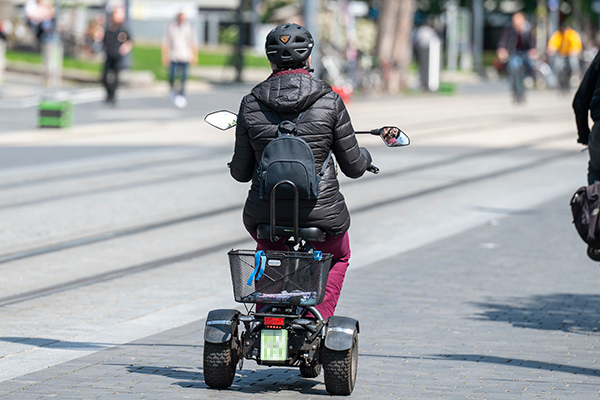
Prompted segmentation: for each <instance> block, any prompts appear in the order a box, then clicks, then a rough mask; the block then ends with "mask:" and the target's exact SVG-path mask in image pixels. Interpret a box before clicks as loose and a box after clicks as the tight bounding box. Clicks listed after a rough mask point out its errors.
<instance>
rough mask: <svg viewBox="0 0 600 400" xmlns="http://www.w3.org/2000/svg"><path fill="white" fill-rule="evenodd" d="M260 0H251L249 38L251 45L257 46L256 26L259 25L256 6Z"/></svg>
mask: <svg viewBox="0 0 600 400" xmlns="http://www.w3.org/2000/svg"><path fill="white" fill-rule="evenodd" d="M260 3H261V0H252V13H251V18H252V29H251V30H250V31H251V32H252V37H251V38H250V44H251V45H252V47H255V48H256V47H258V45H259V44H260V43H258V26H259V25H260V18H259V15H258V7H259V6H260Z"/></svg>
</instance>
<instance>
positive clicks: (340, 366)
mask: <svg viewBox="0 0 600 400" xmlns="http://www.w3.org/2000/svg"><path fill="white" fill-rule="evenodd" d="M357 369H358V335H357V334H356V332H354V337H353V338H352V347H350V349H348V350H344V351H335V350H330V349H328V348H326V347H325V348H323V371H324V374H325V390H327V392H328V393H329V394H333V395H342V396H348V395H350V394H351V393H352V391H353V390H354V385H355V383H356V371H357Z"/></svg>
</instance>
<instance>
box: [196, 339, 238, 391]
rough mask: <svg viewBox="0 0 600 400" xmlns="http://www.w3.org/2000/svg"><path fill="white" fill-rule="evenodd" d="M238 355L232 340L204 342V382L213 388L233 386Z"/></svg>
mask: <svg viewBox="0 0 600 400" xmlns="http://www.w3.org/2000/svg"><path fill="white" fill-rule="evenodd" d="M236 358H237V357H236V355H235V353H234V351H233V349H232V348H231V341H229V342H225V343H210V342H206V341H205V342H204V382H205V383H206V384H207V385H208V386H209V387H211V388H213V389H225V388H228V387H229V386H231V384H232V383H233V378H234V377H235V368H236V364H237V360H236Z"/></svg>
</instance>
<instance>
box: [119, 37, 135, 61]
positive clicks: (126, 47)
mask: <svg viewBox="0 0 600 400" xmlns="http://www.w3.org/2000/svg"><path fill="white" fill-rule="evenodd" d="M132 48H133V43H132V42H131V40H128V41H126V42H125V43H123V44H122V45H121V46H120V47H119V55H120V56H121V57H124V56H126V55H127V54H129V52H130V51H131V49H132Z"/></svg>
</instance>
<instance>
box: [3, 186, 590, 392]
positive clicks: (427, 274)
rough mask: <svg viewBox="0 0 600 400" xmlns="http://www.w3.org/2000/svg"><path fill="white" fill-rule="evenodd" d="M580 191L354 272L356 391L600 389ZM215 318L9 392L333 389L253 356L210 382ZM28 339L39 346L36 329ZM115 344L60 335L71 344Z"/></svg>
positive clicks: (348, 299) (349, 301) (350, 299)
mask: <svg viewBox="0 0 600 400" xmlns="http://www.w3.org/2000/svg"><path fill="white" fill-rule="evenodd" d="M568 200H569V194H568V193H565V194H564V195H563V196H560V197H559V198H557V199H555V200H553V201H551V202H549V203H547V204H544V205H542V206H540V207H536V208H534V209H531V210H528V211H526V212H519V213H515V214H513V215H511V216H509V217H507V218H504V219H500V220H493V219H492V220H490V221H489V223H488V224H486V225H484V226H480V227H478V228H475V229H472V230H469V231H467V232H464V233H462V234H460V235H457V236H455V237H452V238H449V239H446V240H443V241H440V242H437V243H433V244H431V245H428V246H425V247H423V248H419V249H417V250H414V251H411V252H408V253H405V254H403V255H401V256H399V257H397V258H395V259H389V260H385V261H382V262H378V263H376V264H373V265H371V266H367V267H364V268H361V269H359V270H351V271H350V272H349V274H348V276H347V281H346V284H345V287H344V292H343V294H342V298H341V303H340V307H339V309H338V314H340V315H351V316H354V317H357V318H358V319H359V320H360V323H361V336H360V357H359V365H360V366H359V376H358V383H357V386H356V389H355V391H354V394H353V398H355V399H381V398H394V399H417V400H426V399H439V398H444V399H460V398H466V399H469V398H472V399H501V400H505V399H513V398H519V399H536V398H543V399H563V398H568V399H592V398H598V397H600V391H599V387H600V368H599V366H598V365H597V352H596V349H597V348H598V346H600V336H599V334H598V328H599V327H600V322H599V319H600V314H599V313H600V312H599V311H598V310H600V295H599V294H598V289H597V288H598V282H599V273H600V272H599V270H598V265H597V263H593V262H591V261H590V260H588V259H587V257H586V256H585V246H584V245H583V243H582V242H581V241H580V239H579V238H578V237H577V235H576V233H575V230H574V229H573V227H572V225H571V218H570V215H569V209H568ZM491 212H492V211H491ZM503 212H507V210H503ZM390 245H393V244H392V242H390ZM224 268H225V266H224ZM366 288H370V289H366ZM203 317H204V316H198V318H199V320H198V321H197V322H194V323H191V324H188V325H185V326H182V327H179V328H175V329H172V330H169V331H165V332H162V333H160V334H157V335H154V336H150V337H147V338H144V339H142V340H139V341H135V342H132V343H129V344H126V345H123V346H117V347H113V348H110V349H106V350H104V351H100V352H97V353H95V354H92V355H89V356H85V357H82V358H79V359H76V360H73V361H70V362H67V363H64V364H61V365H58V366H55V367H51V368H48V369H45V370H42V371H39V372H36V373H32V374H29V375H26V376H22V377H20V378H17V379H13V380H10V381H5V382H2V383H0V398H1V399H28V400H29V399H49V398H61V399H105V398H118V399H184V398H195V399H198V398H214V399H240V398H263V397H266V396H269V397H276V398H285V399H296V398H297V399H315V398H321V397H323V396H327V393H326V392H325V388H324V384H323V376H322V375H321V376H320V377H318V378H316V379H305V378H302V377H300V376H299V374H298V372H297V371H296V370H294V369H286V368H266V367H257V366H256V365H255V364H254V363H252V362H248V361H246V363H245V366H244V368H243V369H242V370H241V371H238V377H237V378H236V380H235V382H234V384H233V386H232V387H231V389H229V390H222V391H214V390H209V389H207V388H206V386H205V385H204V383H203V375H202V332H203V323H204V321H203V320H202V319H201V318H203ZM0 340H4V341H20V340H26V338H0ZM28 343H29V344H30V345H31V346H35V345H36V341H35V340H32V339H30V340H28ZM109 345H110V344H108V343H87V342H85V343H84V342H76V341H73V342H59V343H56V346H60V347H63V348H65V349H76V348H84V349H85V348H91V347H105V346H109Z"/></svg>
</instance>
